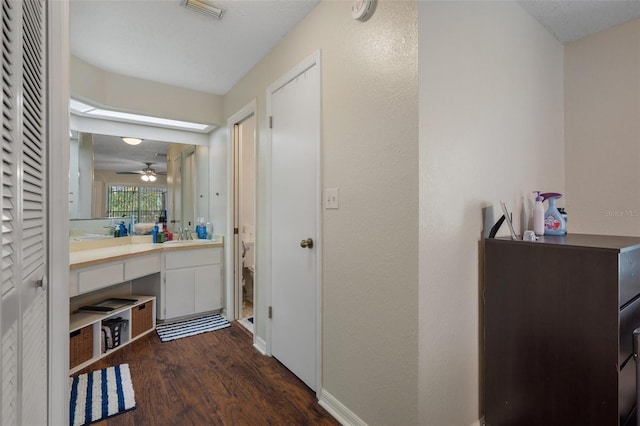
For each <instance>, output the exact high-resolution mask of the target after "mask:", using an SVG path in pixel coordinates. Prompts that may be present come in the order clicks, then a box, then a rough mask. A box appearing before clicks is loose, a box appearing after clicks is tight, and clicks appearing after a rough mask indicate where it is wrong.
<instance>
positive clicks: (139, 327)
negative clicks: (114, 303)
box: [131, 300, 153, 339]
mask: <svg viewBox="0 0 640 426" xmlns="http://www.w3.org/2000/svg"><path fill="white" fill-rule="evenodd" d="M152 328H153V300H149V301H148V302H145V303H142V304H140V305H138V306H134V307H133V308H131V338H132V339H133V338H134V337H136V336H139V335H140V334H142V333H144V332H145V331H149V330H150V329H152Z"/></svg>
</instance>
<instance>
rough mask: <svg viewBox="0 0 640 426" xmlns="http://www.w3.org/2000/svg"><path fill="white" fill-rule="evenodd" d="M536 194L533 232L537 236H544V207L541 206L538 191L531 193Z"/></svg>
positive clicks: (540, 197)
mask: <svg viewBox="0 0 640 426" xmlns="http://www.w3.org/2000/svg"><path fill="white" fill-rule="evenodd" d="M533 193H534V194H535V193H537V194H538V195H537V196H536V203H535V204H534V205H533V232H534V233H535V234H536V235H537V236H539V237H540V236H542V235H544V206H543V205H542V196H540V191H533Z"/></svg>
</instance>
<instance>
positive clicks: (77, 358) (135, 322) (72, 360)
mask: <svg viewBox="0 0 640 426" xmlns="http://www.w3.org/2000/svg"><path fill="white" fill-rule="evenodd" d="M127 298H128V299H136V302H134V303H132V304H130V305H126V306H123V307H120V308H118V309H115V310H113V311H111V312H109V313H99V312H77V313H75V314H73V315H71V319H70V321H69V340H70V355H69V364H70V374H73V373H75V372H77V371H79V370H82V369H83V368H85V367H87V366H89V365H91V364H92V363H94V362H96V361H97V360H99V359H100V358H102V357H105V356H107V355H109V354H110V353H112V352H113V351H116V350H118V349H120V348H122V347H123V346H126V345H128V344H129V343H131V342H133V341H135V340H136V339H138V338H140V337H142V336H144V335H145V334H147V333H150V332H151V331H153V330H155V328H156V303H155V300H156V298H155V297H154V296H142V295H131V296H127ZM115 318H122V319H123V320H124V321H126V323H125V324H123V326H122V327H121V329H120V330H119V333H120V335H119V345H118V346H116V347H113V348H111V349H107V350H106V351H104V352H103V344H102V341H103V334H102V325H103V322H104V321H107V320H111V319H115Z"/></svg>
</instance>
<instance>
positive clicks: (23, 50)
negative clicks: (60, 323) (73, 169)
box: [0, 0, 48, 425]
mask: <svg viewBox="0 0 640 426" xmlns="http://www.w3.org/2000/svg"><path fill="white" fill-rule="evenodd" d="M0 2H1V4H2V6H1V10H2V18H1V21H0V22H1V23H2V30H1V32H0V34H1V36H2V40H1V43H0V48H1V54H2V67H1V68H0V73H1V79H0V84H1V85H2V88H1V92H0V93H1V94H2V102H1V103H0V108H2V114H1V115H0V120H1V121H2V123H1V126H0V131H1V133H2V137H1V138H0V147H1V149H2V151H1V153H2V160H1V162H0V167H1V169H2V170H1V172H0V179H1V182H0V190H1V191H2V198H1V201H2V234H1V246H2V269H1V270H0V274H1V275H0V282H1V283H2V303H1V304H0V310H2V315H1V316H0V317H1V318H2V321H3V322H2V323H1V324H0V326H1V329H2V345H3V347H2V360H1V361H2V408H1V411H0V424H3V425H4V424H34V425H35V424H46V423H47V404H46V401H47V394H46V389H47V376H48V374H47V328H48V327H47V306H46V304H47V293H46V291H43V290H42V289H40V288H38V287H37V286H36V285H35V283H36V280H39V279H41V278H42V277H43V275H44V273H45V270H46V262H45V261H46V246H47V245H46V235H47V229H46V199H47V195H46V194H47V193H46V189H47V188H46V176H47V173H46V149H45V148H46V107H45V106H46V92H47V90H46V74H45V70H46V49H45V46H46V43H45V41H46V40H45V35H46V21H45V16H46V13H45V12H46V10H45V7H46V2H45V0H0ZM11 309H15V312H13V311H11ZM5 318H14V319H15V323H13V324H11V326H9V324H8V323H7V321H6V320H5ZM12 374H13V375H12ZM20 390H21V392H20Z"/></svg>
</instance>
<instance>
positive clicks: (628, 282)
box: [619, 250, 640, 306]
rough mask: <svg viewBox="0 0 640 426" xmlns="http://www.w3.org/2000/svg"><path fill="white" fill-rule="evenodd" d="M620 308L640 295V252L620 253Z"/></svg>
mask: <svg viewBox="0 0 640 426" xmlns="http://www.w3.org/2000/svg"><path fill="white" fill-rule="evenodd" d="M619 262H620V264H619V268H620V306H623V305H624V304H625V303H627V302H629V300H632V299H633V298H634V297H636V295H638V294H640V250H632V251H628V252H626V253H620V257H619Z"/></svg>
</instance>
